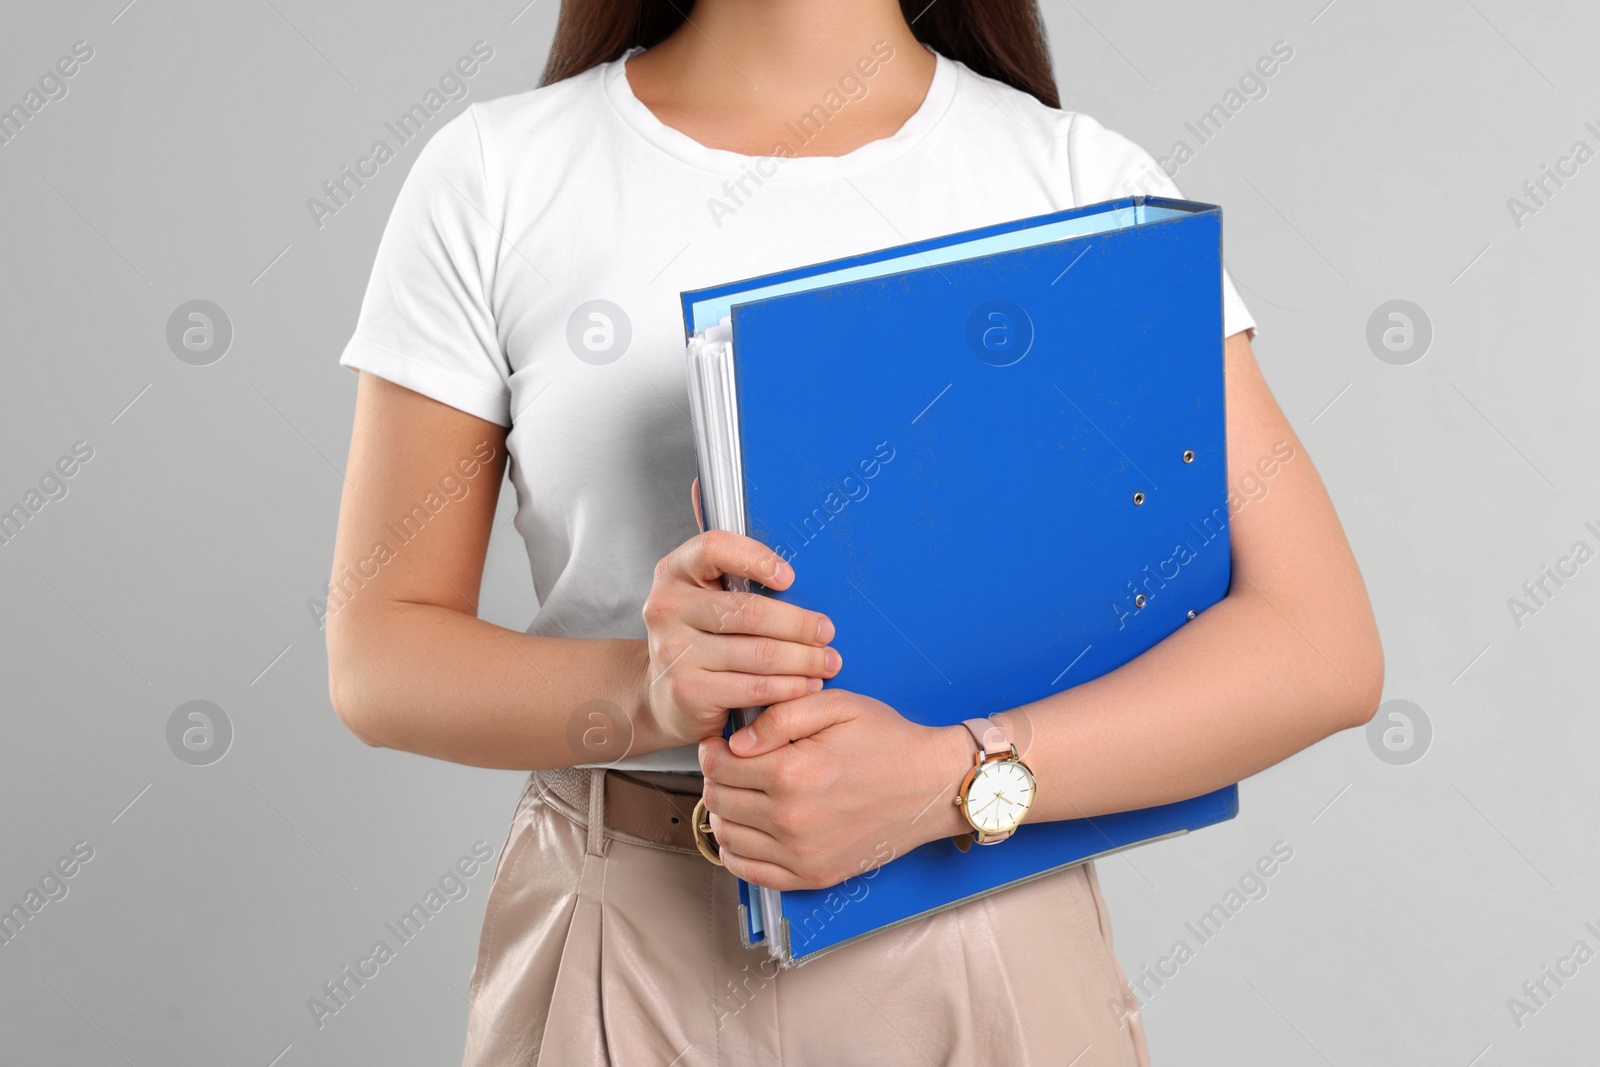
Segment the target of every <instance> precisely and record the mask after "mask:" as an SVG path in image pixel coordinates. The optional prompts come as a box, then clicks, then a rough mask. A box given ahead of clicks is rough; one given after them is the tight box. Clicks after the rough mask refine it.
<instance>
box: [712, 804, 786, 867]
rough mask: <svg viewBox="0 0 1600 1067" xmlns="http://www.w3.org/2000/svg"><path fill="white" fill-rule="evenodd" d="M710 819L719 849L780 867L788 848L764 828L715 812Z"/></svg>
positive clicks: (713, 835)
mask: <svg viewBox="0 0 1600 1067" xmlns="http://www.w3.org/2000/svg"><path fill="white" fill-rule="evenodd" d="M710 821H711V836H712V837H714V838H716V840H717V847H718V848H719V849H726V850H728V851H730V852H734V853H736V854H738V855H740V856H743V857H744V858H745V859H750V860H762V861H764V862H766V863H771V864H775V865H777V866H780V867H781V866H783V862H784V860H785V859H787V858H788V855H789V853H788V850H787V849H785V848H784V847H783V845H782V844H780V843H779V842H778V839H777V838H775V837H773V836H772V835H771V834H769V833H767V832H766V831H765V830H757V829H756V828H755V827H753V826H746V825H745V824H744V823H741V822H733V821H732V820H730V819H725V818H723V817H722V816H721V815H718V814H717V813H716V812H712V813H711V816H710Z"/></svg>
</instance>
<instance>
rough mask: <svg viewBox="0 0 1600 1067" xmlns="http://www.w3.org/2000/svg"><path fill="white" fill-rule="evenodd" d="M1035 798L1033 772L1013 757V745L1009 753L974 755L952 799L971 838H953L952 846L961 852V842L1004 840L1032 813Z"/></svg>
mask: <svg viewBox="0 0 1600 1067" xmlns="http://www.w3.org/2000/svg"><path fill="white" fill-rule="evenodd" d="M1037 795H1038V782H1037V780H1036V779H1035V778H1034V776H1033V770H1032V769H1031V768H1030V767H1029V766H1028V765H1027V764H1026V763H1023V762H1022V760H1021V759H1020V758H1019V757H1018V756H1017V748H1016V746H1015V745H1012V746H1011V751H1010V753H1009V754H1007V753H995V754H993V755H988V756H985V755H984V754H983V753H981V752H980V753H976V754H975V757H974V760H973V765H972V768H971V769H970V770H969V771H967V774H966V777H965V778H963V779H962V780H961V787H960V788H959V789H958V790H956V797H955V803H956V806H957V807H959V808H960V809H961V814H962V816H963V817H965V818H966V820H967V823H968V824H969V825H970V826H971V827H972V830H973V833H972V836H971V838H968V837H967V836H966V835H963V836H961V837H958V838H956V847H957V848H960V849H961V850H962V851H963V852H965V851H966V847H964V845H963V842H966V844H968V845H970V843H971V841H972V840H976V841H977V842H978V844H980V845H992V844H996V843H998V842H1000V841H1004V840H1005V839H1006V838H1008V837H1010V836H1011V835H1012V834H1013V833H1015V832H1016V829H1017V827H1018V826H1019V825H1021V823H1022V820H1023V819H1025V818H1027V816H1028V812H1029V811H1031V810H1033V802H1034V799H1035V797H1037Z"/></svg>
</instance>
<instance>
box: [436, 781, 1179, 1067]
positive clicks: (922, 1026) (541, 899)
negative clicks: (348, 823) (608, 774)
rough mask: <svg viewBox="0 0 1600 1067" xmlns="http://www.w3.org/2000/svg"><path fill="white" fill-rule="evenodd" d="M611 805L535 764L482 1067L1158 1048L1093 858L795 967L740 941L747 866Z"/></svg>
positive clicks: (679, 1065) (482, 1005)
mask: <svg viewBox="0 0 1600 1067" xmlns="http://www.w3.org/2000/svg"><path fill="white" fill-rule="evenodd" d="M590 792H591V793H593V792H595V791H593V790H591V791H590ZM599 807H600V805H599V803H597V802H596V799H595V798H594V797H593V796H591V797H590V799H589V801H588V810H587V811H580V810H575V809H574V807H573V806H572V805H570V804H568V803H566V802H565V801H563V800H561V799H560V798H559V797H557V796H555V795H554V794H553V793H552V792H551V791H550V790H549V789H548V788H547V787H544V786H541V784H540V780H539V772H534V774H532V775H531V776H530V777H529V780H528V786H527V788H526V789H525V790H524V791H523V794H522V797H521V800H520V801H519V803H518V805H517V810H516V815H515V817H514V818H513V820H512V825H511V831H510V834H509V835H508V837H507V839H506V844H505V848H504V850H503V851H502V852H501V854H500V860H499V863H498V866H497V869H496V871H495V876H494V883H493V885H492V887H491V889H490V892H489V901H488V905H487V914H486V915H485V918H484V924H483V934H482V937H481V940H480V943H479V948H478V959H477V965H476V967H475V968H474V970H473V974H472V984H471V1015H470V1019H469V1023H468V1032H467V1049H466V1056H465V1059H464V1060H463V1064H464V1067H491V1065H492V1067H510V1065H512V1064H518V1065H532V1064H540V1065H542V1067H567V1065H582V1067H588V1065H597V1064H618V1065H621V1067H711V1065H715V1064H726V1065H730V1067H764V1065H768V1064H772V1065H777V1064H783V1065H786V1067H809V1065H818V1067H853V1065H858V1064H859V1065H868V1064H871V1065H874V1067H878V1065H885V1064H919V1065H921V1064H937V1065H945V1064H949V1065H957V1064H959V1065H963V1067H965V1065H975V1064H996V1065H1005V1067H1028V1065H1035V1067H1045V1065H1049V1067H1067V1065H1071V1067H1112V1065H1115V1067H1147V1065H1148V1062H1149V1061H1148V1057H1147V1053H1146V1051H1145V1042H1144V1033H1143V1030H1142V1027H1141V1023H1140V1020H1139V1014H1138V1003H1137V1001H1136V1000H1135V999H1134V998H1133V994H1132V993H1131V992H1130V991H1129V989H1128V986H1127V982H1126V980H1125V979H1124V977H1123V973H1122V969H1121V967H1120V966H1119V965H1118V963H1117V960H1116V957H1115V956H1113V955H1112V952H1111V931H1110V925H1109V922H1108V920H1107V916H1106V908H1105V903H1104V901H1103V900H1102V899H1101V896H1100V888H1099V884H1098V881H1097V880H1096V877H1095V873H1094V868H1093V865H1092V864H1082V865H1079V866H1077V867H1073V868H1070V869H1069V870H1066V871H1063V872H1060V873H1058V874H1053V875H1049V876H1047V877H1044V878H1039V879H1036V880H1034V881H1032V882H1029V883H1025V884H1023V885H1021V886H1017V887H1014V888H1012V889H1008V890H1005V891H1003V892H1000V893H996V894H993V895H991V896H989V897H985V898H983V899H980V900H976V901H972V902H970V903H967V904H963V905H961V906H959V907H956V908H952V909H950V910H948V911H944V912H940V913H938V914H935V915H931V916H928V917H926V918H923V919H919V920H917V921H916V922H913V923H909V924H907V925H906V926H903V927H899V928H897V929H894V930H889V931H885V932H883V933H880V934H876V935H874V936H872V937H869V938H866V939H864V940H862V941H859V942H856V943H854V944H851V945H846V946H844V947H843V948H840V949H837V950H835V951H834V952H831V953H829V954H828V955H825V956H821V957H819V958H817V959H815V960H813V961H811V962H809V963H806V964H804V965H802V966H800V967H797V968H792V969H788V970H783V971H779V970H777V967H776V964H774V963H772V962H771V961H769V960H768V959H767V955H766V951H765V950H764V949H754V950H752V949H746V948H744V947H743V946H742V945H741V944H740V942H739V933H738V929H739V928H738V921H739V920H738V910H737V909H738V887H737V883H736V882H735V880H734V878H733V876H732V875H730V874H728V872H727V871H725V870H723V869H722V868H719V867H714V866H712V865H711V864H709V863H707V862H706V861H705V860H704V859H703V858H701V857H700V856H699V855H693V856H690V855H685V854H683V853H679V852H673V851H669V850H667V849H664V848H659V847H653V846H649V845H645V844H639V843H636V842H634V841H628V840H621V839H618V838H616V837H615V836H613V835H612V834H611V833H609V832H608V831H606V830H604V828H603V827H604V822H603V813H602V812H600V811H599ZM591 822H592V823H593V824H594V825H595V826H597V827H600V829H599V830H598V832H594V833H591V832H590V831H589V830H588V826H589V825H590V824H591ZM996 847H999V848H1004V847H1005V846H1004V845H999V846H996Z"/></svg>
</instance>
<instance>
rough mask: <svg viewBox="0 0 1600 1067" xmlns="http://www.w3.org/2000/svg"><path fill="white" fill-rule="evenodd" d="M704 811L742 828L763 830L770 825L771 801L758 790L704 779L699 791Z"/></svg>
mask: <svg viewBox="0 0 1600 1067" xmlns="http://www.w3.org/2000/svg"><path fill="white" fill-rule="evenodd" d="M700 795H701V796H702V797H704V798H705V802H706V810H707V811H709V812H710V813H711V814H713V815H720V816H721V817H722V818H724V819H727V820H730V821H732V822H736V823H740V824H742V825H744V826H751V827H755V828H757V829H761V830H765V829H766V828H767V827H768V826H770V825H771V823H772V800H771V798H770V797H768V796H767V794H765V793H763V792H761V791H760V790H759V789H745V788H742V787H740V786H736V785H728V784H726V783H724V782H716V781H712V780H711V779H709V778H708V779H706V782H705V786H704V787H703V789H702V790H701V794H700Z"/></svg>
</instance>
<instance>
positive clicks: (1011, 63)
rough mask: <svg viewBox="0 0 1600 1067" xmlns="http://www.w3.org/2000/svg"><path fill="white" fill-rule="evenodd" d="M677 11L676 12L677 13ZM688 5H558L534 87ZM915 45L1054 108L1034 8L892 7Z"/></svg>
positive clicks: (576, 1)
mask: <svg viewBox="0 0 1600 1067" xmlns="http://www.w3.org/2000/svg"><path fill="white" fill-rule="evenodd" d="M680 4H681V5H683V6H681V7H680V6H679V5H680ZM688 4H689V0H562V3H561V15H560V17H559V18H558V19H557V21H556V36H555V40H554V41H552V42H551V44H550V58H549V60H548V61H546V63H545V68H544V78H543V80H542V82H541V84H544V85H549V84H550V83H551V82H558V81H561V80H562V79H563V78H570V77H572V76H573V75H575V74H582V73H583V72H584V71H586V70H588V69H590V68H591V67H596V66H599V65H600V64H601V63H609V62H611V61H612V60H614V59H618V58H620V57H621V56H622V55H623V53H625V52H626V51H627V50H628V49H630V48H633V47H635V46H638V47H641V48H651V47H653V46H655V45H658V44H660V43H661V42H662V41H664V40H666V39H667V37H668V36H669V35H671V34H672V32H673V31H674V30H676V29H677V28H678V27H679V26H682V25H683V22H684V19H685V17H686V16H685V14H684V8H685V7H687V6H688ZM900 10H901V12H902V13H903V14H904V15H905V17H906V21H907V22H909V23H910V24H911V31H912V32H913V33H914V34H916V36H917V40H919V41H921V42H922V43H923V44H925V45H927V46H928V47H930V48H932V49H933V50H934V51H935V52H938V53H940V54H941V55H945V56H948V57H949V58H951V59H957V60H960V61H961V62H962V63H965V64H966V65H967V66H969V67H971V68H972V69H973V70H974V71H976V72H977V73H979V74H982V75H984V76H986V77H989V78H994V79H995V80H996V81H1001V82H1005V83H1006V84H1007V85H1010V86H1012V87H1013V88H1017V89H1021V90H1022V91H1023V92H1025V93H1028V94H1030V95H1032V96H1034V97H1036V98H1037V99H1038V100H1039V101H1040V102H1042V103H1043V104H1045V105H1046V106H1047V107H1060V106H1061V96H1060V94H1059V93H1058V92H1057V91H1056V79H1055V73H1054V72H1053V71H1052V69H1051V67H1050V50H1049V48H1048V47H1047V46H1046V44H1045V36H1044V23H1043V21H1042V20H1041V19H1040V17H1039V7H1038V4H1037V3H1036V2H1035V0H933V2H931V3H930V2H929V0H900Z"/></svg>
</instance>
